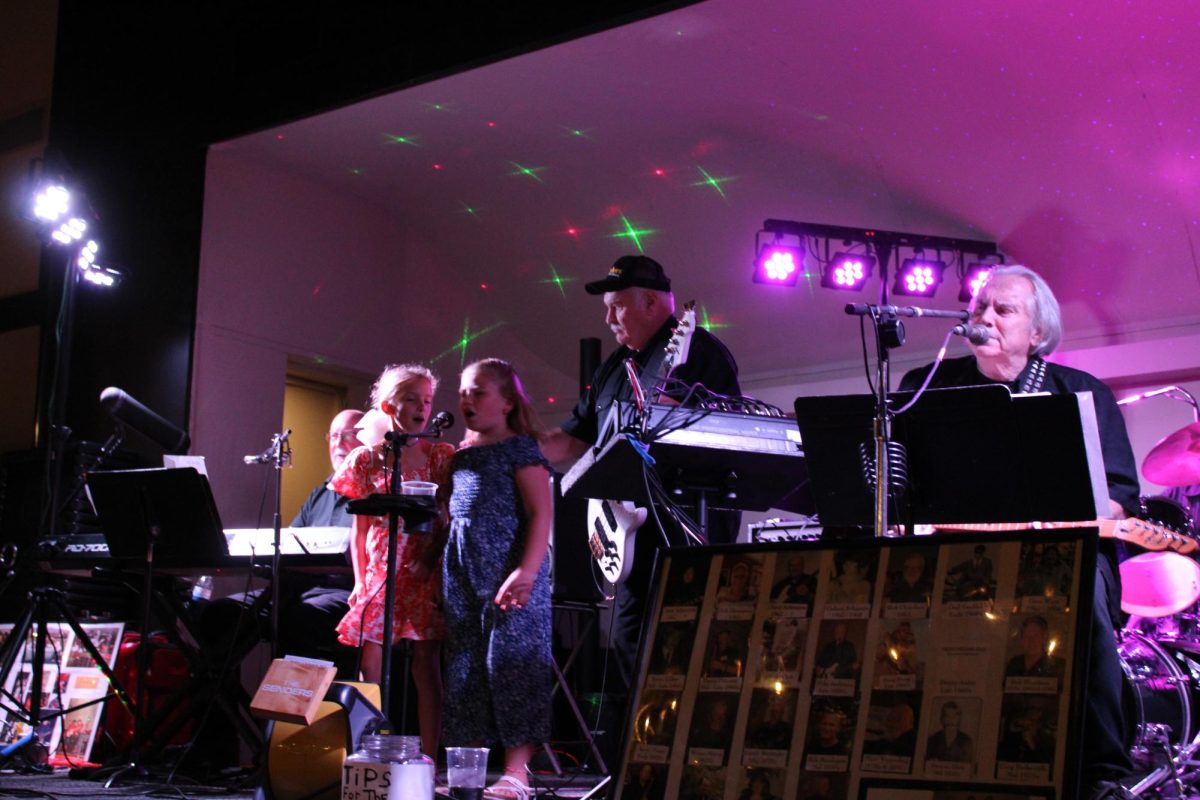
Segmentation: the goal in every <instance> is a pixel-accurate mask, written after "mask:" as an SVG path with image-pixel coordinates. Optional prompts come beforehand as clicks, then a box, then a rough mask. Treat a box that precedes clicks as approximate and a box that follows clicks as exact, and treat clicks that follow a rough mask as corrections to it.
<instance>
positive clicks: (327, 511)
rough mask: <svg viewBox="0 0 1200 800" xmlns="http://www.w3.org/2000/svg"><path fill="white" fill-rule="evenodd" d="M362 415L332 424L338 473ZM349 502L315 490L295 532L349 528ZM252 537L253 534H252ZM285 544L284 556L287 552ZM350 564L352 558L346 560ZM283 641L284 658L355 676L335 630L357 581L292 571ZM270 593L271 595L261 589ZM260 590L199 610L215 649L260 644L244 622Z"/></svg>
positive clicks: (350, 414)
mask: <svg viewBox="0 0 1200 800" xmlns="http://www.w3.org/2000/svg"><path fill="white" fill-rule="evenodd" d="M362 416H363V412H361V411H358V410H355V409H346V410H344V411H341V412H340V413H338V414H337V415H336V416H335V417H334V418H333V421H332V422H331V423H330V425H329V433H328V434H326V437H325V438H326V439H327V440H328V442H329V461H330V464H331V466H332V467H333V468H334V469H336V468H337V467H338V465H340V464H341V462H342V461H343V460H344V459H345V457H346V455H347V454H348V453H349V452H350V451H351V450H353V449H354V448H355V446H357V444H358V438H357V434H358V430H357V429H356V428H355V425H357V424H358V422H359V420H360V419H362ZM348 503H349V500H347V499H346V498H345V497H342V496H341V495H339V494H337V493H336V492H334V491H333V490H331V489H329V488H328V487H327V486H326V485H325V482H324V481H322V483H321V484H320V485H319V486H317V487H316V488H315V489H313V491H312V493H311V494H309V496H308V499H307V500H306V501H305V502H304V505H303V506H301V507H300V512H299V513H298V514H297V515H296V518H295V519H293V520H292V524H291V527H292V528H309V527H345V528H349V527H350V526H351V525H352V524H353V522H354V516H353V515H352V514H350V512H349V511H348V510H347V508H346V506H347V504H348ZM251 532H252V531H251ZM288 551H289V548H288V546H287V543H286V542H285V543H283V545H282V546H281V552H284V553H287V552H288ZM346 563H347V564H349V557H348V556H347V562H346ZM280 579H281V580H282V581H283V583H282V585H281V587H280V598H281V599H280V609H279V637H280V642H279V643H280V651H281V652H282V653H283V654H284V655H298V656H306V657H308V658H320V659H324V660H326V661H332V662H334V663H335V664H337V665H338V675H339V677H346V678H351V677H354V652H353V650H352V649H351V648H348V647H345V646H343V645H341V644H340V643H338V640H337V631H336V630H335V626H336V625H337V623H338V621H339V620H340V619H341V618H342V617H343V616H344V615H345V614H346V611H347V610H348V609H349V603H348V602H347V601H348V599H349V597H350V589H351V586H352V584H353V577H352V576H351V575H350V574H349V572H347V573H345V574H335V575H320V574H309V573H295V572H289V573H285V574H284V575H282V576H280ZM262 591H267V592H268V594H269V589H268V590H262ZM259 595H260V590H255V591H252V592H248V593H245V594H241V593H239V594H235V595H231V596H230V597H228V598H224V599H222V600H218V601H216V602H214V603H212V604H211V605H210V606H209V607H208V608H205V609H203V610H202V611H201V614H200V617H201V626H202V628H203V629H204V630H205V631H206V633H207V634H208V635H209V636H210V637H211V638H210V641H212V642H213V643H214V644H215V643H219V642H226V643H227V644H232V643H233V642H236V641H239V640H242V641H245V639H244V636H245V635H246V634H247V633H248V632H250V631H252V630H253V633H254V636H255V638H256V639H257V637H258V634H259V629H258V627H257V625H258V623H257V622H255V621H253V620H245V619H242V615H243V612H244V610H246V609H249V608H252V607H254V605H255V604H256V600H258V598H259ZM265 601H266V598H262V600H261V601H260V602H258V603H257V605H258V607H259V609H260V620H261V622H262V624H263V627H264V628H265V627H266V621H267V620H268V619H269V617H270V610H269V608H268V604H267V603H266V602H265Z"/></svg>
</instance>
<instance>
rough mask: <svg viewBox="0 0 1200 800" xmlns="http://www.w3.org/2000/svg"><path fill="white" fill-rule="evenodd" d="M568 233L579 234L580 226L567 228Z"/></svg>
mask: <svg viewBox="0 0 1200 800" xmlns="http://www.w3.org/2000/svg"><path fill="white" fill-rule="evenodd" d="M567 235H568V236H578V235H579V229H578V228H567Z"/></svg>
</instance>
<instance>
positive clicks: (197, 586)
mask: <svg viewBox="0 0 1200 800" xmlns="http://www.w3.org/2000/svg"><path fill="white" fill-rule="evenodd" d="M212 592H213V578H212V575H201V576H200V577H198V578H196V580H195V581H194V582H193V583H192V601H193V602H195V601H197V600H211V599H212Z"/></svg>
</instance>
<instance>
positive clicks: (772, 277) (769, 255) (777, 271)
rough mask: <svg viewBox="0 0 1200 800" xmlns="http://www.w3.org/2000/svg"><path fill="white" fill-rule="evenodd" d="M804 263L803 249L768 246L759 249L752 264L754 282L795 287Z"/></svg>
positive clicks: (800, 247)
mask: <svg viewBox="0 0 1200 800" xmlns="http://www.w3.org/2000/svg"><path fill="white" fill-rule="evenodd" d="M803 263H804V247H803V246H802V245H796V246H789V245H784V244H770V245H766V246H764V247H762V248H760V249H759V251H758V259H757V260H756V261H755V262H754V282H755V283H773V284H775V285H777V286H795V285H796V282H797V281H799V280H800V268H801V265H802V264H803Z"/></svg>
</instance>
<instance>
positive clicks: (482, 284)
mask: <svg viewBox="0 0 1200 800" xmlns="http://www.w3.org/2000/svg"><path fill="white" fill-rule="evenodd" d="M487 287H488V286H487V284H486V283H481V284H479V288H480V289H487Z"/></svg>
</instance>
